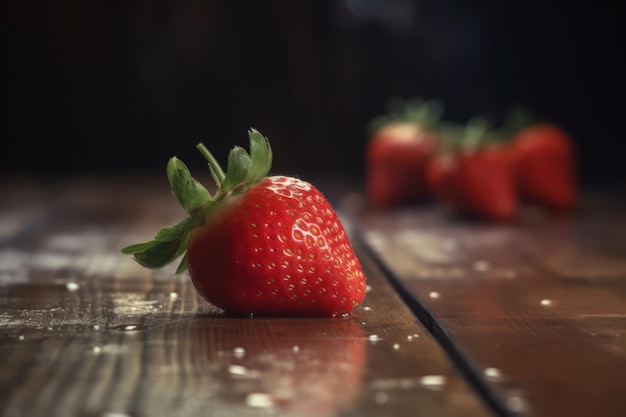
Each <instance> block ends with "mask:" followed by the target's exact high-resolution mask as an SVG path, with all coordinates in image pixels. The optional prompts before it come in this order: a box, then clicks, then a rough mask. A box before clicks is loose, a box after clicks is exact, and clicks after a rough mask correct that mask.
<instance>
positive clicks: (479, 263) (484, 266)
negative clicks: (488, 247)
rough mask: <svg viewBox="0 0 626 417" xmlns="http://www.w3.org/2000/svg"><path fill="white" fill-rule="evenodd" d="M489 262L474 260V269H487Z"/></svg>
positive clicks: (483, 270) (480, 270)
mask: <svg viewBox="0 0 626 417" xmlns="http://www.w3.org/2000/svg"><path fill="white" fill-rule="evenodd" d="M490 268H491V264H490V263H489V262H488V261H476V262H474V270H475V271H479V272H485V271H489V269H490Z"/></svg>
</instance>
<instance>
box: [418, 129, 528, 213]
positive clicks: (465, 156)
mask: <svg viewBox="0 0 626 417" xmlns="http://www.w3.org/2000/svg"><path fill="white" fill-rule="evenodd" d="M445 137H446V139H445V142H442V143H444V146H442V147H441V149H440V151H439V152H438V153H437V155H436V156H435V157H434V158H433V159H432V160H431V162H430V163H429V165H428V170H427V179H428V182H429V184H430V187H431V188H432V189H433V190H434V192H435V195H436V196H437V198H438V199H439V200H440V201H441V202H443V203H444V204H447V205H449V206H451V207H452V208H454V209H455V210H457V211H459V212H462V213H469V214H472V215H476V216H479V217H482V218H484V219H487V220H492V221H507V220H511V219H512V218H513V217H514V216H515V214H516V211H517V193H516V189H515V179H514V170H513V164H512V159H511V153H510V150H509V149H508V147H506V146H505V145H503V144H501V143H498V142H496V141H495V134H494V133H493V131H490V129H489V125H488V124H487V123H486V122H485V121H483V120H478V119H477V120H474V121H472V122H470V123H469V124H468V125H467V126H466V127H465V128H463V129H459V128H456V129H449V130H448V132H447V134H446V136H445Z"/></svg>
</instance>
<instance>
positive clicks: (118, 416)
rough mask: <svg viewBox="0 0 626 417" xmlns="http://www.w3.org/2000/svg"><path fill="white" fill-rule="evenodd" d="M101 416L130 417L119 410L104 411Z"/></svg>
mask: <svg viewBox="0 0 626 417" xmlns="http://www.w3.org/2000/svg"><path fill="white" fill-rule="evenodd" d="M102 417H130V415H129V414H126V413H121V412H119V411H106V412H105V413H104V414H102Z"/></svg>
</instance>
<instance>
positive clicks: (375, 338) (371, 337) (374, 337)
mask: <svg viewBox="0 0 626 417" xmlns="http://www.w3.org/2000/svg"><path fill="white" fill-rule="evenodd" d="M367 340H369V341H370V342H378V341H379V340H380V337H378V335H377V334H371V335H369V336H368V337H367Z"/></svg>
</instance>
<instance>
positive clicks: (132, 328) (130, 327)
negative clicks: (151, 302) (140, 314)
mask: <svg viewBox="0 0 626 417" xmlns="http://www.w3.org/2000/svg"><path fill="white" fill-rule="evenodd" d="M112 329H114V330H120V331H122V332H136V331H139V330H143V326H142V325H141V324H120V325H118V326H113V327H112Z"/></svg>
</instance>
